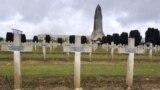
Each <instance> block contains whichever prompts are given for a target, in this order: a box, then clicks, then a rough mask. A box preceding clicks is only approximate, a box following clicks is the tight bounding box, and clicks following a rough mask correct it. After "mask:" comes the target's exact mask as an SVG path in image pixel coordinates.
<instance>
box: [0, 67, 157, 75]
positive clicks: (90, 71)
mask: <svg viewBox="0 0 160 90" xmlns="http://www.w3.org/2000/svg"><path fill="white" fill-rule="evenodd" d="M159 67H160V65H159V64H136V65H135V70H134V75H135V76H151V77H160V68H159ZM73 70H74V69H73V64H23V65H22V76H23V77H50V76H73ZM5 75H7V76H12V75H13V65H4V64H3V65H2V64H0V76H5ZM81 75H82V77H83V76H125V75H126V65H124V64H82V66H81Z"/></svg>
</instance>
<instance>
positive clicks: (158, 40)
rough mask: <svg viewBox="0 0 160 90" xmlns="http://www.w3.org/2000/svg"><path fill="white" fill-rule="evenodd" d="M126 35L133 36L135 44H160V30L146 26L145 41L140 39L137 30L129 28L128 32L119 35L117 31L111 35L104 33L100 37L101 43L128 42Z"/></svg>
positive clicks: (123, 43) (125, 43) (124, 43)
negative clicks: (104, 34)
mask: <svg viewBox="0 0 160 90" xmlns="http://www.w3.org/2000/svg"><path fill="white" fill-rule="evenodd" d="M128 37H131V38H135V45H136V46H137V45H139V44H144V43H146V44H147V43H152V44H153V45H160V31H159V30H158V29H156V28H150V27H149V28H148V29H147V30H146V32H145V42H141V41H142V36H141V34H140V32H139V30H131V31H130V33H129V34H128V33H127V32H122V33H121V34H120V35H119V34H118V33H114V34H113V35H106V36H104V37H103V38H102V40H101V43H102V44H104V43H108V44H111V42H114V43H115V44H116V45H118V44H122V45H127V44H128Z"/></svg>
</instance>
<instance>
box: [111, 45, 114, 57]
mask: <svg viewBox="0 0 160 90" xmlns="http://www.w3.org/2000/svg"><path fill="white" fill-rule="evenodd" d="M113 55H114V42H111V59H112V60H113Z"/></svg>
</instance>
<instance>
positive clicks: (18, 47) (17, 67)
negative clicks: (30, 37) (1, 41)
mask: <svg viewBox="0 0 160 90" xmlns="http://www.w3.org/2000/svg"><path fill="white" fill-rule="evenodd" d="M12 30H13V33H14V42H13V44H9V45H2V46H1V50H2V51H13V53H14V54H13V55H14V90H21V84H22V82H21V54H20V52H22V51H23V52H26V51H32V49H33V47H32V46H31V45H30V46H27V45H26V46H23V45H22V44H21V34H22V31H20V30H18V29H12ZM4 46H6V47H4ZM3 47H4V48H3Z"/></svg>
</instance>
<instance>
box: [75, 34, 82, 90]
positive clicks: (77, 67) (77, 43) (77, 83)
mask: <svg viewBox="0 0 160 90" xmlns="http://www.w3.org/2000/svg"><path fill="white" fill-rule="evenodd" d="M75 46H76V47H80V46H81V37H76V38H75ZM80 59H81V52H78V51H76V52H75V57H74V60H75V62H74V84H75V88H76V90H81V87H80V82H81V81H80V73H81V72H80V71H81V61H80Z"/></svg>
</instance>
